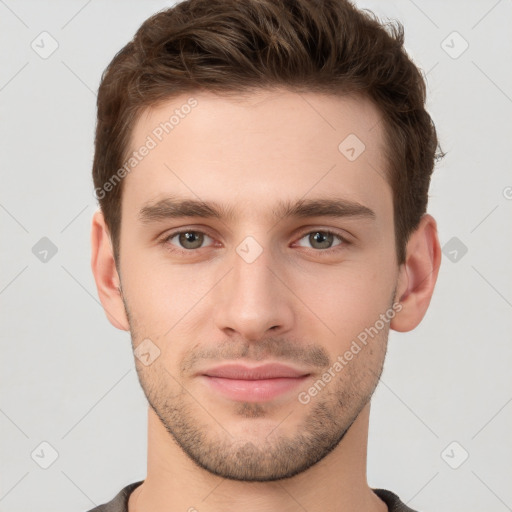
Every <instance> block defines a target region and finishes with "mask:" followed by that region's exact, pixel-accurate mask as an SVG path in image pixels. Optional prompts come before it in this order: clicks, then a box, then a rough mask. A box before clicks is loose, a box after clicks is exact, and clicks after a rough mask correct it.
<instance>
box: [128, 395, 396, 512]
mask: <svg viewBox="0 0 512 512" xmlns="http://www.w3.org/2000/svg"><path fill="white" fill-rule="evenodd" d="M369 413H370V404H367V405H366V406H365V408H364V409H363V410H362V411H361V413H360V414H359V416H358V417H357V419H356V420H355V422H354V423H353V424H352V426H351V427H350V429H349V430H348V431H347V433H346V434H345V436H344V438H343V440H342V441H341V442H340V443H339V444H338V446H337V447H336V448H335V449H334V450H333V451H332V452H331V453H330V454H329V455H327V456H326V457H325V458H324V459H322V460H321V461H320V462H318V463H317V464H315V465H314V466H312V467H311V468H309V469H308V470H307V471H304V472H303V473H300V474H298V475H296V476H294V477H292V478H287V479H284V480H279V481H275V482H239V481H234V480H227V479H223V478H221V477H218V476H215V475H212V474H211V473H209V472H208V471H206V470H204V469H202V468H199V467H198V466H196V465H195V464H194V463H193V462H192V461H191V460H190V459H189V457H188V456H187V455H186V454H185V453H184V452H183V451H182V450H181V448H180V447H179V446H178V445H177V444H176V443H175V441H174V439H173V438H172V436H171V435H170V434H169V433H168V432H167V431H166V430H165V428H164V427H163V425H162V423H161V422H160V420H159V418H158V417H157V416H156V415H155V413H154V412H153V410H152V409H151V408H150V407H148V467H147V477H146V479H145V481H144V483H143V484H141V485H140V486H139V487H137V489H135V491H133V493H132V494H131V496H130V499H129V512H142V511H147V510H151V511H153V512H164V511H165V512H175V511H176V512H177V511H180V512H183V511H189V512H194V511H195V512H220V511H222V512H231V511H233V512H234V511H239V510H244V512H252V511H256V510H258V511H259V510H266V511H269V512H273V511H275V512H277V511H279V512H288V511H290V512H291V511H296V510H298V509H304V510H307V511H308V512H316V511H322V512H340V511H353V510H366V511H376V512H377V511H378V512H384V511H386V510H387V507H386V505H385V504H384V502H382V501H381V500H380V499H379V498H378V496H377V495H376V494H375V493H373V491H372V490H371V489H370V488H369V486H368V484H367V481H366V453H367V443H368V422H369Z"/></svg>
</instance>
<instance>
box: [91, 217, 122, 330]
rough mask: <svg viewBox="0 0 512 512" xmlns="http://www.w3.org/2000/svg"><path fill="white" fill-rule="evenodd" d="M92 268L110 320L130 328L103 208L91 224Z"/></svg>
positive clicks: (114, 324)
mask: <svg viewBox="0 0 512 512" xmlns="http://www.w3.org/2000/svg"><path fill="white" fill-rule="evenodd" d="M91 268H92V273H93V274H94V280H95V281H96V288H97V290H98V296H99V298H100V301H101V304H102V306H103V309H104V310H105V314H106V315H107V318H108V320H109V322H110V323H111V324H112V325H113V326H114V327H117V328H118V329H121V330H123V331H128V330H129V329H130V327H129V323H128V318H127V317H126V311H125V308H124V303H123V299H122V297H121V291H120V279H119V275H118V273H117V269H116V265H115V260H114V253H113V250H112V243H111V240H110V233H109V230H108V227H107V225H106V223H105V219H104V217H103V213H102V212H101V210H98V211H97V212H95V214H94V216H93V220H92V226H91Z"/></svg>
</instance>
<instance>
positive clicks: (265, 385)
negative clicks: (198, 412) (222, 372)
mask: <svg viewBox="0 0 512 512" xmlns="http://www.w3.org/2000/svg"><path fill="white" fill-rule="evenodd" d="M202 378H203V379H204V380H205V381H206V383H207V384H208V385H209V386H210V387H211V388H212V389H214V390H215V391H218V392H220V393H221V394H223V395H224V396H225V397H227V398H229V399H231V400H236V401H241V402H265V401H268V400H272V399H273V398H275V397H277V396H279V395H282V394H284V393H287V392H289V391H292V390H293V389H295V388H297V387H298V386H299V385H300V384H303V383H304V381H305V380H306V379H307V378H308V375H304V376H303V377H293V378H292V377H280V378H275V379H260V380H239V379H225V378H221V377H210V376H208V375H203V376H202Z"/></svg>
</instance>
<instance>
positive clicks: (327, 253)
mask: <svg viewBox="0 0 512 512" xmlns="http://www.w3.org/2000/svg"><path fill="white" fill-rule="evenodd" d="M183 233H196V234H197V233H199V234H202V235H206V236H208V237H210V238H212V239H213V237H212V236H210V235H209V234H208V233H206V232H204V231H200V230H198V229H180V230H178V231H173V232H171V233H169V234H166V235H165V237H164V238H163V239H162V240H161V243H162V245H164V247H165V248H166V249H167V250H168V251H170V252H172V253H178V254H183V255H192V254H194V253H196V252H197V251H199V250H200V249H206V247H199V248H197V249H182V248H180V247H177V246H175V245H172V244H171V243H170V240H172V239H173V238H174V237H175V236H176V235H181V234H183ZM312 233H322V234H324V235H328V236H329V235H333V236H334V237H336V238H338V239H339V240H340V242H341V243H340V244H338V245H335V246H334V247H330V248H328V249H314V248H309V249H310V250H311V251H314V252H315V254H317V255H320V256H330V255H332V254H333V252H337V251H339V250H343V249H344V248H345V247H346V246H348V245H351V242H349V241H348V240H347V239H346V238H345V237H344V236H342V235H340V234H339V233H337V232H336V231H332V230H330V229H313V230H310V231H305V232H304V233H302V234H301V235H300V237H299V238H298V239H297V241H300V240H302V239H303V238H304V237H305V236H307V235H310V234H312ZM170 245H172V248H171V247H170ZM306 249H308V248H307V247H306Z"/></svg>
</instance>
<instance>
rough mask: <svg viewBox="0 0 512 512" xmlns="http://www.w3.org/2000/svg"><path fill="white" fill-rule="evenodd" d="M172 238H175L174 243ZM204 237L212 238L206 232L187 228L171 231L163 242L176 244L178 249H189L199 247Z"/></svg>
mask: <svg viewBox="0 0 512 512" xmlns="http://www.w3.org/2000/svg"><path fill="white" fill-rule="evenodd" d="M174 239H176V242H175V243H173V240H174ZM205 239H209V240H213V239H212V238H211V237H209V236H208V235H207V234H206V233H203V232H201V231H194V230H192V229H187V230H184V231H177V232H175V233H171V234H170V235H169V236H167V237H166V238H165V240H164V242H165V243H170V244H172V245H176V246H177V249H178V250H184V251H191V250H194V249H200V248H201V246H202V245H203V243H204V241H205Z"/></svg>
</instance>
